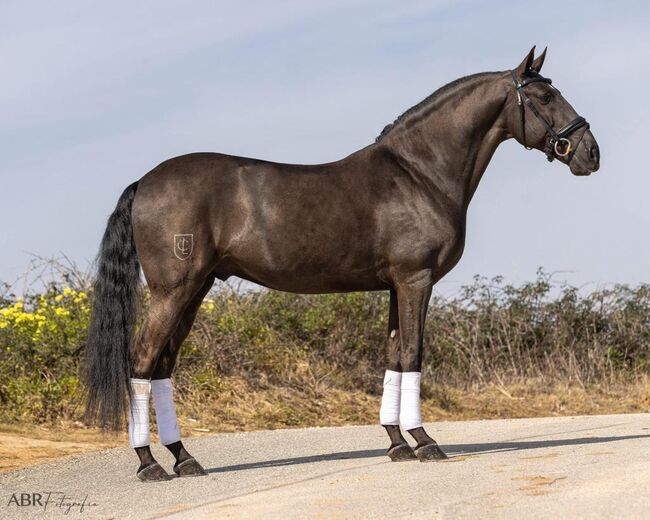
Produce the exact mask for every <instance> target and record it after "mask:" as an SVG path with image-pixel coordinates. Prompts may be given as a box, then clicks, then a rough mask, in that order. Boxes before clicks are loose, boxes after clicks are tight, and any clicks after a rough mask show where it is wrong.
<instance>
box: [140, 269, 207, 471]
mask: <svg viewBox="0 0 650 520" xmlns="http://www.w3.org/2000/svg"><path fill="white" fill-rule="evenodd" d="M213 283H214V276H210V277H209V278H208V280H207V281H206V282H205V285H204V286H203V287H202V288H201V290H200V291H199V292H198V293H197V295H196V296H195V297H194V299H193V300H192V302H190V304H189V305H188V306H187V309H186V310H185V312H184V314H183V318H182V319H181V322H180V323H179V325H178V328H177V329H176V332H174V335H173V336H172V338H171V339H170V340H169V341H168V342H167V344H166V345H165V348H164V349H163V351H162V353H161V354H160V357H159V359H158V362H157V364H156V368H155V370H154V373H153V375H152V377H151V393H152V396H153V402H154V409H155V412H156V423H157V425H158V436H159V438H160V443H161V444H162V445H163V446H165V448H167V449H168V450H169V451H170V452H171V453H172V455H174V458H175V459H176V462H175V464H174V473H176V474H177V475H178V476H179V477H196V476H202V475H207V473H206V471H205V470H204V469H203V467H202V466H201V464H199V463H198V462H197V460H196V459H195V458H194V457H192V455H190V454H189V452H188V451H187V449H186V448H185V446H184V445H183V442H182V441H181V435H180V428H179V425H178V420H177V418H176V407H175V405H174V399H173V383H172V380H171V375H172V373H173V371H174V367H175V365H176V360H177V358H178V352H179V351H180V347H181V345H182V344H183V341H185V339H186V338H187V335H188V334H189V333H190V330H191V329H192V325H193V323H194V320H195V318H196V314H197V312H198V310H199V307H200V306H201V302H202V301H203V298H204V297H205V295H206V294H207V293H208V292H209V291H210V288H211V287H212V284H213Z"/></svg>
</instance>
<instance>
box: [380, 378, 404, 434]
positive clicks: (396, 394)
mask: <svg viewBox="0 0 650 520" xmlns="http://www.w3.org/2000/svg"><path fill="white" fill-rule="evenodd" d="M401 384H402V373H401V372H394V371H392V370H386V374H385V375H384V393H383V395H382V396H381V408H380V409H379V422H380V423H381V424H383V425H386V426H388V425H390V424H392V425H397V424H399V401H400V386H401Z"/></svg>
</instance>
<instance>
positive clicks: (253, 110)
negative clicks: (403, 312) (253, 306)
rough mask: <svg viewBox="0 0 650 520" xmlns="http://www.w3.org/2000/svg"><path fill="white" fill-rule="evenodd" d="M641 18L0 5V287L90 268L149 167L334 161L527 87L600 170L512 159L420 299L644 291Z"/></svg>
mask: <svg viewBox="0 0 650 520" xmlns="http://www.w3.org/2000/svg"><path fill="white" fill-rule="evenodd" d="M648 5H649V4H648V3H647V2H641V1H638V2H632V1H628V2H626V1H618V2H587V1H583V2H571V1H565V2H561V3H554V4H553V3H547V4H546V5H544V4H543V3H540V2H534V3H533V2H522V1H516V2H514V1H512V2H511V1H507V2H477V1H473V2H471V1H467V2H451V1H430V2H415V1H414V2H408V1H401V2H394V1H374V2H369V1H330V2H324V1H309V2H305V1H297V0H291V1H273V2H271V1H268V2H260V1H258V2H214V1H196V2H180V1H177V2H172V1H168V0H157V1H147V2H143V1H139V2H133V1H129V2H125V1H121V0H120V1H111V2H86V1H60V2H44V1H41V2H18V1H8V0H3V1H2V2H0V64H1V65H0V67H1V68H2V72H1V74H0V77H1V78H2V85H1V86H0V114H2V115H1V117H0V178H1V185H2V195H3V196H2V207H3V211H2V221H1V224H0V230H1V236H0V247H1V249H2V255H1V256H0V280H5V281H12V280H14V279H15V278H16V277H17V276H19V275H20V273H22V272H23V270H24V269H25V267H26V266H27V264H28V262H29V259H30V257H29V255H28V253H37V254H40V255H45V256H50V255H56V254H57V253H59V252H64V253H65V254H67V255H68V256H70V257H71V258H73V259H74V260H75V261H77V262H78V263H79V264H80V265H81V266H86V265H87V263H88V262H89V261H91V260H92V259H93V258H94V255H95V254H96V250H97V246H98V243H99V239H100V238H101V234H102V232H103V229H104V225H105V221H106V218H107V216H108V214H109V213H110V212H111V211H112V209H113V207H114V205H115V202H116V199H117V197H118V196H119V194H120V192H121V191H122V189H123V188H124V187H125V186H126V185H127V184H128V183H130V182H131V181H133V180H135V179H138V178H139V177H141V176H142V175H144V174H145V173H146V172H147V171H148V170H150V169H151V168H152V167H154V166H155V165H156V164H158V163H159V162H161V161H163V160H165V159H167V158H169V157H172V156H175V155H179V154H183V153H187V152H192V151H219V152H224V153H232V154H237V155H244V156H251V157H259V158H265V159H270V160H275V161H283V162H301V163H310V162H313V163H316V162H323V161H330V160H334V159H337V158H340V157H343V156H345V155H347V154H349V153H350V152H352V151H354V150H356V149H358V148H361V147H363V146H365V145H366V144H368V143H370V142H372V141H373V140H374V138H375V136H376V135H377V134H378V133H379V132H380V131H381V129H382V128H383V126H384V125H385V124H387V123H389V122H391V121H392V120H393V119H394V118H395V117H396V116H397V115H398V114H399V113H401V112H402V111H404V110H405V109H407V108H408V107H410V106H412V105H413V104H415V103H417V102H418V101H420V100H421V99H423V98H424V97H426V96H427V95H428V94H429V93H430V92H432V91H433V90H435V89H436V88H438V87H439V86H441V85H443V84H445V83H447V82H449V81H451V80H453V79H455V78H457V77H459V76H463V75H466V74H470V73H474V72H480V71H485V70H505V69H508V68H512V67H514V66H516V65H517V64H518V63H519V62H520V61H521V59H522V58H523V56H524V55H525V54H526V52H527V51H528V50H529V49H530V47H531V46H532V45H533V44H537V45H538V47H539V48H540V50H541V49H543V48H544V46H545V45H548V46H549V53H548V57H547V60H546V64H545V67H544V72H545V73H546V74H547V75H548V76H550V77H551V78H553V80H554V82H555V84H557V86H558V87H559V88H560V89H561V90H562V92H563V93H564V94H565V96H566V97H567V99H568V100H569V101H570V102H571V103H572V104H573V105H574V107H575V108H576V110H577V111H578V112H579V113H580V114H582V115H584V116H586V117H587V118H588V120H589V121H590V122H591V124H592V130H593V132H594V135H595V136H596V138H597V139H598V141H599V143H600V146H601V152H602V166H601V170H600V171H599V172H598V173H596V174H594V175H593V176H592V177H589V178H575V177H573V176H572V175H571V174H570V173H569V171H568V169H567V168H566V167H564V166H563V165H560V164H559V163H553V164H548V163H547V162H546V160H545V158H544V156H543V155H542V154H541V153H538V152H535V153H534V152H527V151H525V150H524V149H523V148H522V147H521V146H520V145H518V144H517V143H516V142H514V141H510V142H507V143H505V144H504V145H502V146H501V148H499V150H498V151H497V153H496V156H495V158H494V160H493V161H492V163H491V165H490V166H489V168H488V171H487V173H486V175H485V177H484V179H483V182H482V184H481V186H480V187H479V190H478V192H477V194H476V197H475V199H474V202H473V203H472V205H471V206H470V213H469V222H468V234H467V246H466V249H465V254H464V256H463V259H462V260H461V261H460V263H459V265H458V266H457V267H456V268H455V269H454V270H453V271H452V272H451V273H450V274H449V275H447V277H446V278H445V279H444V280H443V281H442V282H441V283H440V285H439V290H441V291H442V292H447V291H452V290H454V288H456V287H457V286H458V284H460V283H464V282H467V281H469V280H470V279H471V277H472V275H474V274H475V273H480V274H484V275H488V276H493V275H497V274H502V275H505V276H506V278H507V279H508V280H511V281H513V282H521V281H524V280H527V279H530V278H532V277H533V276H534V273H535V270H536V268H537V267H538V266H544V267H545V268H546V269H547V270H549V271H568V272H569V273H567V274H566V275H563V276H564V277H565V278H567V279H568V280H569V281H571V282H573V283H576V284H580V285H582V284H588V285H587V287H595V286H597V285H602V284H606V283H612V282H627V283H633V284H635V283H639V282H647V281H650V280H648V278H649V277H648V261H649V260H650V245H649V244H648V240H647V236H648V229H649V227H650V211H649V210H648V205H647V198H648V192H649V191H650V178H649V176H648V172H647V171H646V170H647V167H646V166H645V164H647V160H648V159H647V157H648V150H649V149H650V139H649V138H650V131H649V129H650V125H649V122H650V108H649V103H648V101H647V94H646V93H647V91H648V85H649V84H650V83H649V81H648V80H649V79H650V73H649V72H648V71H649V65H650V31H648V30H647V27H648V25H649V23H650V8H649V7H648Z"/></svg>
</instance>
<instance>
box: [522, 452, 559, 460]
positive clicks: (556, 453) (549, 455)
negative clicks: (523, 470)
mask: <svg viewBox="0 0 650 520" xmlns="http://www.w3.org/2000/svg"><path fill="white" fill-rule="evenodd" d="M559 456H560V454H559V453H558V452H557V451H554V452H551V453H547V454H546V455H533V456H531V457H519V458H520V459H521V460H536V459H554V458H555V457H559Z"/></svg>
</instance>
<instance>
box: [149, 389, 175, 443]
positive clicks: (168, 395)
mask: <svg viewBox="0 0 650 520" xmlns="http://www.w3.org/2000/svg"><path fill="white" fill-rule="evenodd" d="M151 393H152V394H153V405H154V408H155V410H156V424H157V425H158V436H159V437H160V444H163V445H164V446H167V445H169V444H172V443H174V442H178V441H180V440H181V431H180V428H179V427H178V420H177V419H176V407H175V406H174V385H173V384H172V380H171V379H169V378H167V379H154V380H153V381H151Z"/></svg>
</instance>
